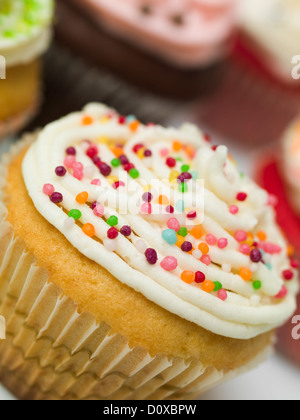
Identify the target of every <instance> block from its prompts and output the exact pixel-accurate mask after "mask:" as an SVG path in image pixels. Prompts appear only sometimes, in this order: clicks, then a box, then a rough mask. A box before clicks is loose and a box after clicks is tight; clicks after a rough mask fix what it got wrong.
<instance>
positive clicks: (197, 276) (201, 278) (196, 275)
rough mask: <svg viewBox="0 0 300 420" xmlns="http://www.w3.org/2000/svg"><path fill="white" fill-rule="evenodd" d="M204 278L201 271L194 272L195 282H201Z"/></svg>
mask: <svg viewBox="0 0 300 420" xmlns="http://www.w3.org/2000/svg"><path fill="white" fill-rule="evenodd" d="M205 279H206V277H205V274H204V273H202V272H201V271H197V273H196V274H195V282H196V283H203V282H204V281H205Z"/></svg>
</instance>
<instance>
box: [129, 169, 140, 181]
mask: <svg viewBox="0 0 300 420" xmlns="http://www.w3.org/2000/svg"><path fill="white" fill-rule="evenodd" d="M129 175H130V176H131V178H133V179H137V178H138V177H139V176H140V173H139V171H138V170H137V169H135V168H133V169H130V171H129Z"/></svg>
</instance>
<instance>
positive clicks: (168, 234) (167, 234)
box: [162, 229, 177, 245]
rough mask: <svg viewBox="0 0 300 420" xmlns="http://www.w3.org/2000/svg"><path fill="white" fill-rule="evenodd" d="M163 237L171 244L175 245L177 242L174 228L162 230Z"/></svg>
mask: <svg viewBox="0 0 300 420" xmlns="http://www.w3.org/2000/svg"><path fill="white" fill-rule="evenodd" d="M162 237H163V239H164V240H165V241H166V242H168V244H170V245H175V244H176V242H177V235H176V232H175V231H174V230H173V229H166V230H164V231H163V232H162Z"/></svg>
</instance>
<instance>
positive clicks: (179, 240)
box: [176, 235, 185, 248]
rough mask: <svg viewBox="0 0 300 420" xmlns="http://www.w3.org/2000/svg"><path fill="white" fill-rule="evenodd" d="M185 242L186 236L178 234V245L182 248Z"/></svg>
mask: <svg viewBox="0 0 300 420" xmlns="http://www.w3.org/2000/svg"><path fill="white" fill-rule="evenodd" d="M184 242H185V238H184V237H183V236H179V235H177V243H176V245H177V246H178V248H181V246H182V244H183V243H184Z"/></svg>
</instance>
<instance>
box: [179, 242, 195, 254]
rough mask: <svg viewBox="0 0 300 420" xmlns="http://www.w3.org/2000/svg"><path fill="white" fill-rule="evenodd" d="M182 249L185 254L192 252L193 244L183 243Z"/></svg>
mask: <svg viewBox="0 0 300 420" xmlns="http://www.w3.org/2000/svg"><path fill="white" fill-rule="evenodd" d="M181 249H182V251H183V252H190V251H191V250H192V249H193V245H192V244H191V242H187V241H186V242H183V244H182V245H181Z"/></svg>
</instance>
